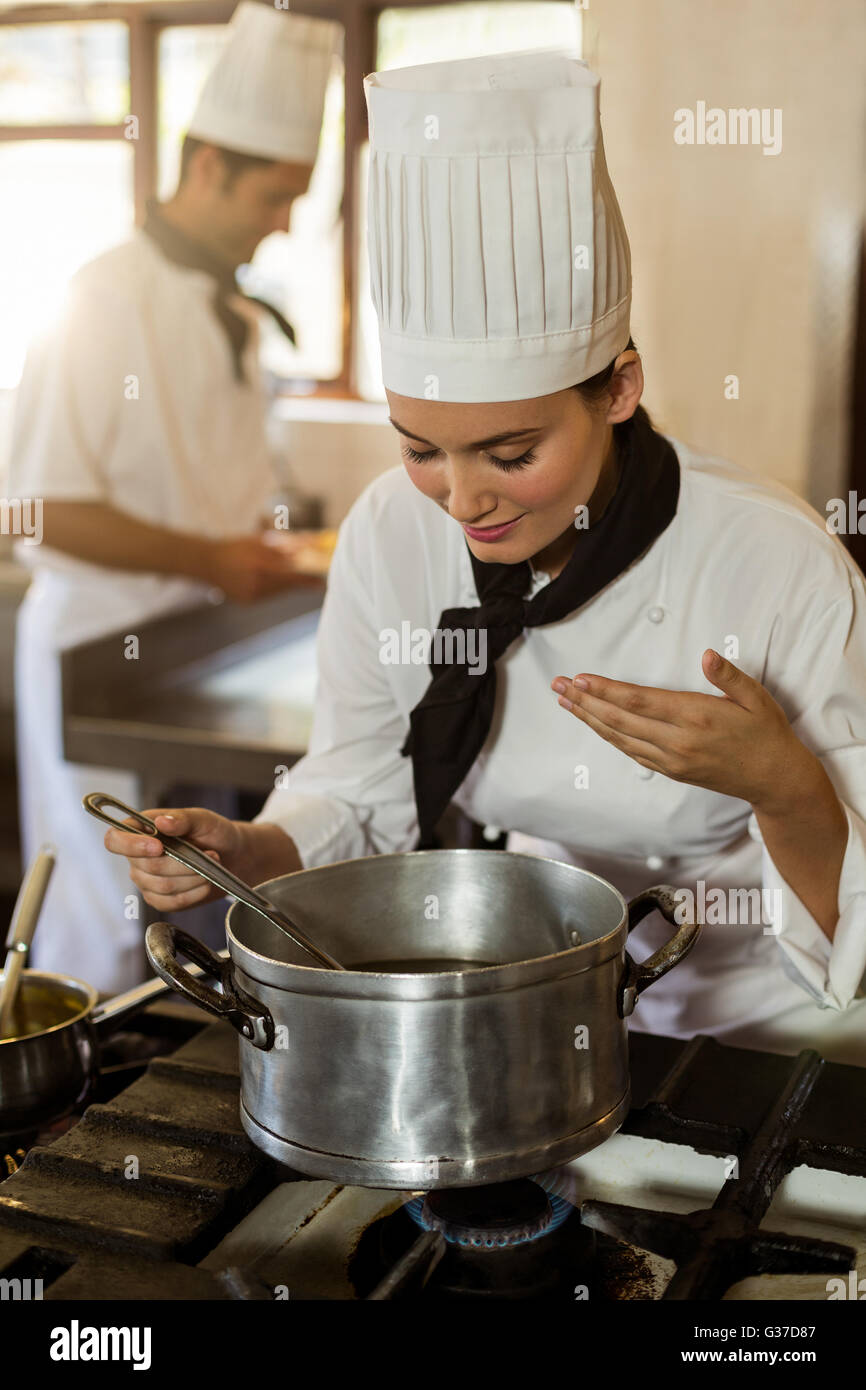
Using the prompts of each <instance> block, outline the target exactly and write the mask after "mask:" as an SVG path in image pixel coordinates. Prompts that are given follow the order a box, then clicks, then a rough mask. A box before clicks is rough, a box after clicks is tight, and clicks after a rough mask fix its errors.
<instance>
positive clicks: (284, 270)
mask: <svg viewBox="0 0 866 1390" xmlns="http://www.w3.org/2000/svg"><path fill="white" fill-rule="evenodd" d="M224 36H225V28H224V27H223V26H216V27H214V26H211V25H196V26H188V27H187V26H182V27H172V28H170V29H166V30H164V31H163V33H162V34H161V36H160V44H159V74H160V82H159V196H160V198H162V199H165V198H168V197H170V196H171V194H172V193H173V192H174V189H175V187H176V185H177V175H178V169H179V164H180V149H181V144H182V141H183V136H184V133H185V131H186V128H187V126H188V125H189V122H190V120H191V118H192V114H193V111H194V109H195V105H196V102H197V100H198V95H199V92H200V91H201V88H202V84H203V83H204V79H205V77H206V75H207V73H208V71H209V69H210V68H211V66H212V65H213V63H214V61H215V60H216V57H217V54H218V53H219V51H220V48H221V46H222V43H223V42H224ZM343 81H344V78H343V70H342V65H341V64H340V62H339V60H338V59H336V58H335V59H334V67H333V70H332V73H331V79H330V82H329V85H328V92H327V96H326V100H325V112H324V118H323V123H322V137H321V140H320V143H319V154H318V159H317V161H316V166H315V169H314V170H313V176H312V179H311V181H310V187H309V191H308V192H307V193H306V194H305V195H304V197H303V198H298V199H296V200H295V202H294V203H293V204H292V212H291V221H290V225H289V230H288V231H287V232H274V233H272V234H271V235H270V236H268V237H266V238H265V240H264V241H262V242H261V243H260V245H259V248H258V250H257V251H256V254H255V256H254V257H253V259H252V261H251V262H250V264H249V266H246V267H243V268H242V269H241V271H240V273H239V276H238V279H239V281H240V282H241V284H242V285H243V287H244V289H245V290H247V292H248V293H249V294H255V295H258V296H260V297H261V298H263V299H268V300H269V301H270V302H271V303H272V304H274V305H276V307H277V308H278V309H280V311H281V312H282V313H283V314H284V315H285V317H286V318H287V319H288V320H289V322H290V324H291V325H292V327H293V328H294V330H295V337H296V343H295V346H294V347H293V346H292V344H291V343H290V342H289V341H288V339H287V338H286V337H285V336H284V335H283V334H282V333H281V332H280V330H279V329H278V328H277V326H276V324H274V323H273V321H272V320H271V318H270V317H269V316H262V365H263V367H264V368H265V370H266V371H268V372H269V373H271V374H272V375H273V376H274V377H275V378H277V379H278V380H279V381H280V382H281V383H288V384H289V389H295V390H299V391H303V390H305V389H306V390H309V389H312V386H313V383H314V381H315V380H329V379H331V378H333V377H336V376H338V375H339V372H340V365H341V356H342V341H341V335H342V324H343V224H342V217H341V212H340V205H341V201H342V196H343V157H344V156H343V149H344V139H345V134H344V98H343Z"/></svg>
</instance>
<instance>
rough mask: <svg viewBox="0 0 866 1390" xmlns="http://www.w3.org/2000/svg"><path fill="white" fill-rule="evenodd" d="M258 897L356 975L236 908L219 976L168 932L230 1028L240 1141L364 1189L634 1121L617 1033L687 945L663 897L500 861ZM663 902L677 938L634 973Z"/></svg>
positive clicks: (515, 1155)
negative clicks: (209, 981) (641, 943)
mask: <svg viewBox="0 0 866 1390" xmlns="http://www.w3.org/2000/svg"><path fill="white" fill-rule="evenodd" d="M261 886H262V887H263V888H265V890H266V893H267V896H268V897H269V898H270V899H271V900H272V901H273V902H275V903H276V904H277V905H278V906H279V907H281V908H283V909H284V910H285V911H287V912H288V913H289V914H290V915H291V916H292V917H293V918H294V919H295V920H297V921H298V922H299V923H301V925H302V926H303V927H304V929H305V930H307V931H308V932H309V934H310V936H312V937H313V939H314V940H315V941H316V942H318V943H319V944H320V945H322V946H324V947H325V949H327V950H328V951H330V952H331V953H332V954H333V955H334V956H335V957H336V958H337V959H338V960H340V961H342V962H343V964H344V965H346V966H347V967H348V969H347V970H345V971H332V970H327V969H320V968H317V967H314V966H310V965H307V964H305V963H304V960H305V957H304V953H303V952H302V951H301V950H299V949H298V948H297V947H295V946H294V945H293V943H292V942H291V941H289V940H287V939H286V938H285V937H284V936H283V935H282V934H281V933H280V932H279V931H277V930H276V929H275V928H274V927H273V926H271V925H269V924H268V923H267V922H266V921H264V920H263V919H262V918H261V917H260V916H258V915H257V914H256V913H255V912H252V911H251V910H250V909H249V908H248V907H245V906H243V905H242V904H240V903H236V904H235V905H234V906H232V907H231V908H230V909H229V912H228V915H227V919H226V929H227V937H228V948H229V955H230V958H231V961H230V963H229V962H224V963H221V962H219V961H218V960H217V959H216V958H215V957H213V956H212V955H211V953H210V952H209V951H208V950H207V948H206V947H204V946H203V945H202V944H201V943H200V942H198V941H196V940H195V938H193V937H191V936H189V935H188V934H187V933H186V932H182V931H180V930H179V929H178V928H176V927H173V926H171V925H169V924H168V923H165V922H160V923H155V924H153V925H152V926H150V927H148V930H147V937H146V944H147V953H148V956H149V958H150V961H151V964H152V965H153V968H154V969H155V970H156V972H157V974H159V975H161V976H162V977H163V978H164V979H165V980H167V981H169V982H170V983H171V984H172V986H173V987H174V988H175V989H177V990H178V991H180V992H181V993H183V994H185V995H187V997H189V998H190V999H193V1000H195V1001H196V1002H198V1003H199V1004H201V1005H202V1007H203V1008H205V1009H207V1010H209V1011H210V1012H211V1013H213V1014H216V1015H217V1016H218V1017H221V1018H225V1019H228V1021H229V1022H230V1023H231V1024H232V1025H233V1026H234V1027H235V1028H236V1029H237V1031H238V1032H239V1033H240V1035H241V1043H240V1071H241V1118H242V1122H243V1125H244V1128H245V1130H246V1132H247V1134H248V1135H249V1136H250V1138H251V1139H252V1140H253V1141H254V1142H255V1143H256V1144H257V1145H258V1146H259V1147H260V1148H261V1149H263V1150H264V1151H265V1152H266V1153H268V1154H270V1155H272V1156H273V1157H274V1158H277V1159H279V1160H281V1161H282V1162H284V1163H286V1164H288V1165H289V1166H290V1167H292V1168H294V1169H297V1170H298V1171H300V1172H302V1173H306V1174H309V1175H311V1176H313V1177H320V1178H329V1179H331V1180H333V1181H336V1182H345V1183H352V1184H357V1185H360V1186H362V1187H393V1188H404V1189H415V1188H424V1189H429V1188H436V1187H465V1186H472V1185H475V1184H479V1183H489V1182H498V1181H501V1180H505V1179H509V1178H517V1177H524V1176H527V1175H529V1174H532V1173H537V1172H540V1171H542V1170H544V1169H545V1168H549V1167H551V1166H554V1165H556V1164H559V1163H563V1162H565V1161H566V1160H567V1159H569V1158H573V1157H574V1156H575V1155H577V1154H580V1153H583V1152H585V1151H586V1150H587V1149H591V1148H593V1147H594V1146H595V1145H596V1144H599V1143H601V1141H602V1140H604V1139H606V1138H607V1137H608V1136H609V1135H610V1134H612V1133H613V1132H614V1131H615V1130H616V1129H618V1128H619V1126H620V1125H621V1123H622V1121H623V1119H624V1118H625V1115H626V1113H627V1111H628V1108H629V1072H628V1051H627V1025H626V1022H625V1020H626V1017H627V1016H628V1014H630V1013H631V1011H632V1009H633V1008H634V1005H635V1001H636V999H637V996H638V995H639V994H640V993H641V991H642V990H644V989H646V988H647V986H648V985H651V984H652V983H653V981H654V980H657V979H659V978H660V977H661V976H662V975H664V974H666V972H667V971H668V970H670V969H671V968H672V967H673V966H674V965H676V963H677V962H678V961H679V960H681V959H682V957H683V956H684V955H685V954H686V953H687V951H689V950H690V948H691V947H692V946H693V945H694V942H695V940H696V938H697V935H698V931H699V927H698V926H697V924H695V923H694V922H686V923H685V924H680V923H679V922H678V921H677V918H676V917H675V900H674V890H673V888H670V887H667V886H662V887H656V888H650V889H647V890H646V891H645V892H643V893H640V894H639V895H638V896H637V897H636V898H634V899H633V900H632V902H631V903H628V904H626V902H625V900H624V898H623V897H622V895H621V894H620V893H619V892H618V891H617V889H616V888H614V887H613V886H612V885H611V884H610V883H607V882H606V881H605V880H604V879H602V878H599V877H598V876H597V875H596V874H592V873H588V872H587V871H585V870H583V869H578V868H576V867H574V866H573V865H570V864H561V863H557V862H556V861H554V860H550V859H543V858H540V857H536V856H534V855H528V854H512V853H508V852H502V851H499V850H425V851H417V852H415V853H410V854H388V855H376V856H373V857H371V858H367V859H353V860H345V861H343V862H340V863H337V864H328V865H324V866H322V867H320V868H315V869H304V870H301V871H299V872H297V873H294V874H289V875H286V876H284V877H282V878H277V879H272V880H271V881H270V882H269V883H268V884H267V885H261ZM655 908H658V909H659V910H660V911H661V913H662V914H663V916H664V917H665V918H666V919H667V920H668V921H670V922H671V923H672V924H674V925H675V926H676V931H675V932H674V933H673V934H672V936H671V938H670V940H669V941H668V942H667V943H666V944H665V945H664V946H663V947H662V948H661V949H660V950H658V951H657V952H656V953H655V954H654V955H653V956H651V957H650V958H649V959H648V960H646V961H643V962H642V963H639V964H638V963H635V962H634V961H633V960H631V958H630V957H629V955H628V953H627V952H626V949H625V946H626V938H627V935H628V932H629V931H630V930H631V928H632V927H633V926H635V925H636V924H637V923H638V922H639V921H640V920H641V919H642V918H643V917H645V916H646V915H647V913H649V912H651V911H653V909H655ZM178 952H180V953H181V954H184V955H186V956H188V957H189V958H190V959H192V960H195V961H196V962H197V963H198V964H199V965H200V966H202V967H204V968H205V969H206V970H208V971H209V972H210V973H211V974H213V975H214V976H215V977H217V978H218V979H219V982H220V989H221V992H219V993H218V992H217V991H216V990H214V989H211V988H210V987H208V986H207V985H205V984H204V983H202V981H201V980H200V979H198V980H196V979H192V978H190V976H189V975H188V972H187V971H186V970H185V969H184V967H183V966H182V965H181V964H180V963H179V961H178V959H177V956H178ZM431 960H433V961H434V962H438V964H436V963H434V964H429V962H430V961H431ZM370 962H376V963H377V964H376V965H375V966H374V967H373V968H370ZM424 962H428V964H427V966H426V970H425V969H424ZM459 962H470V963H471V966H474V967H475V968H471V967H470V966H466V965H464V966H463V968H460V969H457V968H455V966H456V964H457V963H459ZM365 965H366V966H367V967H368V968H367V969H364V966H365ZM419 965H420V968H421V970H422V971H423V972H424V973H415V972H417V971H418V969H419ZM449 966H450V968H449ZM413 967H414V969H413Z"/></svg>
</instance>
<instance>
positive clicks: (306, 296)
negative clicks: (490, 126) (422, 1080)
mask: <svg viewBox="0 0 866 1390" xmlns="http://www.w3.org/2000/svg"><path fill="white" fill-rule="evenodd" d="M234 5H235V0H184V3H183V4H182V5H180V4H179V5H178V7H177V22H174V21H173V20H172V7H173V0H159V3H157V2H156V0H136V2H135V3H115V0H100V3H98V4H97V3H90V2H89V0H75V3H70V4H69V6H68V8H69V17H68V19H57V18H56V16H57V13H58V8H59V6H57V5H55V6H54V7H52V11H51V22H50V23H48V22H45V21H41V20H39V17H38V10H37V9H34V18H33V22H32V23H30V22H26V15H27V5H26V4H25V5H24V6H22V5H20V4H19V6H18V8H17V9H16V11H15V13H14V16H11V15H10V16H9V17H8V18H6V17H4V16H3V15H2V14H0V197H2V200H3V206H4V208H5V209H10V208H11V209H12V210H13V211H12V215H11V216H10V215H8V212H7V215H6V216H5V217H4V218H3V219H2V223H0V276H3V277H4V279H3V280H2V281H0V299H2V303H3V305H4V313H3V317H2V320H0V389H2V388H3V387H7V388H8V387H12V386H14V385H15V384H16V382H17V379H18V376H19V374H20V370H21V366H22V363H23V357H24V349H25V344H26V341H27V339H28V338H29V337H31V336H32V334H33V333H34V332H36V331H38V330H39V329H40V328H41V327H42V326H44V325H45V324H46V323H47V322H48V321H49V319H50V316H51V313H52V311H53V309H54V307H55V306H56V305H57V304H58V303H59V301H60V298H61V296H62V293H63V290H64V287H65V285H66V283H67V282H68V280H69V277H70V276H71V275H72V274H73V273H74V271H75V270H76V269H77V268H78V266H80V265H81V264H83V263H84V262H85V261H87V260H89V259H91V258H92V257H93V256H95V255H97V254H98V253H99V252H100V251H101V250H103V249H104V248H106V247H107V246H109V245H111V244H112V243H114V242H117V241H120V240H122V239H123V238H124V237H125V236H126V235H128V234H129V232H130V231H131V229H132V227H133V225H134V223H135V222H136V221H141V219H142V217H143V214H144V208H145V204H146V201H147V199H148V198H149V197H151V196H153V195H157V196H159V197H160V198H165V197H167V196H170V194H171V192H172V191H173V188H174V186H175V183H176V178H177V167H178V160H179V154H180V144H181V139H182V136H183V133H184V128H185V126H186V123H187V122H188V120H189V117H190V114H191V112H192V109H193V107H194V105H195V101H196V99H197V96H198V92H199V90H200V87H201V83H202V82H203V80H204V76H205V74H206V72H207V71H208V69H209V67H210V65H211V64H212V62H213V61H214V59H215V57H216V54H217V53H218V51H219V49H220V47H221V45H222V43H223V41H224V29H225V24H226V22H227V21H228V19H229V18H230V16H231V14H232V11H233V9H234ZM292 9H293V10H295V11H298V12H301V13H308V14H312V15H316V14H320V15H321V14H326V15H327V17H328V18H331V19H336V20H337V21H338V22H341V23H342V24H343V28H344V32H345V34H346V47H345V62H346V67H345V72H342V71H340V70H339V64H336V63H335V71H334V73H333V75H332V79H331V83H330V87H329V90H328V96H327V101H326V105H325V118H324V124H323V131H322V139H321V143H320V147H319V158H318V161H317V164H316V168H315V171H314V175H313V180H312V183H311V186H310V190H309V192H308V193H307V194H306V196H305V197H303V198H300V199H298V200H297V202H296V203H295V205H294V206H293V208H292V218H291V225H290V228H289V229H288V231H287V232H286V233H275V234H274V235H272V236H270V237H268V238H267V239H266V240H265V241H264V242H262V244H261V246H260V247H259V249H258V251H257V252H256V255H255V256H254V258H253V260H252V262H251V264H250V265H249V266H247V267H242V268H241V271H240V273H239V279H240V280H241V281H242V283H243V284H244V287H245V288H247V289H249V291H250V292H251V293H254V294H257V295H260V296H262V297H263V298H267V299H270V300H271V301H272V302H273V303H275V304H276V305H277V307H279V308H280V309H281V310H282V311H283V313H284V314H285V316H286V317H287V318H288V320H289V322H290V323H291V324H292V325H293V327H294V329H295V332H296V335H297V343H296V345H295V346H294V347H292V345H291V344H290V343H288V342H287V341H286V339H285V338H284V337H283V336H282V334H280V332H279V330H278V329H277V328H276V327H275V326H274V325H272V324H271V322H270V320H269V319H265V320H264V322H263V331H262V352H263V363H264V366H265V368H266V370H267V372H268V373H269V375H270V377H271V378H272V381H273V382H274V384H275V385H276V387H277V389H279V390H282V391H284V392H287V393H305V394H306V393H309V392H311V391H315V392H317V393H318V394H323V395H338V396H339V395H343V396H349V397H354V396H358V395H361V396H362V397H367V398H369V399H373V400H381V399H383V397H384V393H383V391H382V382H381V372H380V364H379V345H378V328H377V324H376V318H375V313H374V311H373V306H372V302H371V300H370V295H369V285H368V269H367V247H366V240H365V235H364V231H365V211H366V193H365V168H366V134H367V129H366V105H365V102H364V95H363V77H364V75H365V74H366V73H368V72H372V71H374V70H375V69H377V68H389V67H399V66H404V65H408V64H412V63H419V62H432V61H435V60H437V59H445V58H455V57H457V58H459V57H470V56H474V55H477V54H480V53H484V52H496V51H502V50H507V49H520V48H539V47H553V46H560V45H564V46H570V47H575V46H577V45H579V24H580V9H579V7H578V6H576V5H575V4H574V3H572V0H516V3H510V0H484V2H483V3H476V0H465V3H464V0H457V3H452V4H447V5H428V4H426V3H424V0H417V3H410V4H407V5H404V6H402V7H400V8H383V7H379V6H377V5H376V4H375V3H371V2H370V0H330V3H328V4H327V5H326V4H325V3H323V0H292ZM132 116H134V118H135V120H134V122H133V123H131V122H130V118H131V117H132ZM131 124H132V125H134V130H133V129H131ZM61 226H62V234H61V233H60V231H59V230H58V229H59V228H60V227H61Z"/></svg>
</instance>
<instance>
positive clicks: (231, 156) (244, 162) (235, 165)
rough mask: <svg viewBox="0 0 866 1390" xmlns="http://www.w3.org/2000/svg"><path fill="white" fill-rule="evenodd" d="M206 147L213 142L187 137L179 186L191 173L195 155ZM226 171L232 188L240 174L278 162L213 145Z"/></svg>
mask: <svg viewBox="0 0 866 1390" xmlns="http://www.w3.org/2000/svg"><path fill="white" fill-rule="evenodd" d="M205 145H213V141H212V140H197V139H196V137H195V136H194V135H185V136H184V141H183V144H182V145H181V150H180V177H179V178H178V184H182V183H183V181H184V179H185V178H186V176H187V174H188V173H189V166H190V161H191V160H192V158H193V155H195V154H197V153H198V151H199V150H202V149H204V147H205ZM213 148H214V149H215V150H216V151H217V153H218V154H219V156H220V158H221V159H222V162H223V164H224V165H225V169H226V185H227V186H228V187H229V188H230V187H231V185H232V184H233V183H234V181H235V179H236V178H237V177H238V174H242V173H244V171H245V170H246V169H259V168H262V167H263V166H264V165H265V164H275V163H276V160H273V159H268V158H267V157H266V156H262V155H258V154H241V153H240V152H239V151H238V150H227V149H224V148H223V146H222V145H213Z"/></svg>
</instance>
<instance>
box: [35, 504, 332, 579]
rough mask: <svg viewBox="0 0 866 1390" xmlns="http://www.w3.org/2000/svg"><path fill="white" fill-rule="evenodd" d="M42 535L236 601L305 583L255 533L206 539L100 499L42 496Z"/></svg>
mask: <svg viewBox="0 0 866 1390" xmlns="http://www.w3.org/2000/svg"><path fill="white" fill-rule="evenodd" d="M42 539H43V541H44V543H45V544H46V545H49V546H52V547H54V549H56V550H62V551H65V552H66V553H67V554H69V555H74V556H76V558H77V559H79V560H87V561H89V562H90V563H91V564H94V565H105V566H106V567H107V568H109V569H123V570H133V571H139V572H140V571H144V572H147V573H151V574H154V573H155V574H182V575H186V576H188V577H189V578H191V579H199V580H202V581H203V582H204V583H206V584H214V585H216V586H217V587H218V588H220V589H222V590H223V591H224V593H226V594H227V595H228V597H229V598H232V599H235V600H237V601H239V602H246V601H248V600H251V599H257V598H262V597H264V596H265V595H267V594H272V593H277V592H279V591H280V590H281V589H286V588H288V587H290V586H292V585H293V584H302V583H309V582H310V581H309V580H307V579H305V578H304V577H302V576H300V575H298V574H296V573H295V572H294V571H293V570H292V567H291V561H290V559H289V558H288V557H287V555H286V552H285V551H284V550H283V551H280V550H279V549H276V548H275V547H273V546H270V545H268V544H266V542H265V541H264V540H262V539H261V538H260V537H258V536H239V537H236V538H230V539H227V540H210V539H208V538H207V537H205V536H197V535H195V534H193V533H191V532H187V531H176V530H173V529H171V528H170V527H167V526H154V525H152V524H151V523H150V522H146V521H139V520H137V518H136V517H133V516H130V515H129V514H128V513H127V512H122V511H118V510H117V508H115V507H112V506H109V505H108V504H107V503H105V502H67V501H57V500H53V499H46V500H45V501H44V502H43V506H42Z"/></svg>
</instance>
